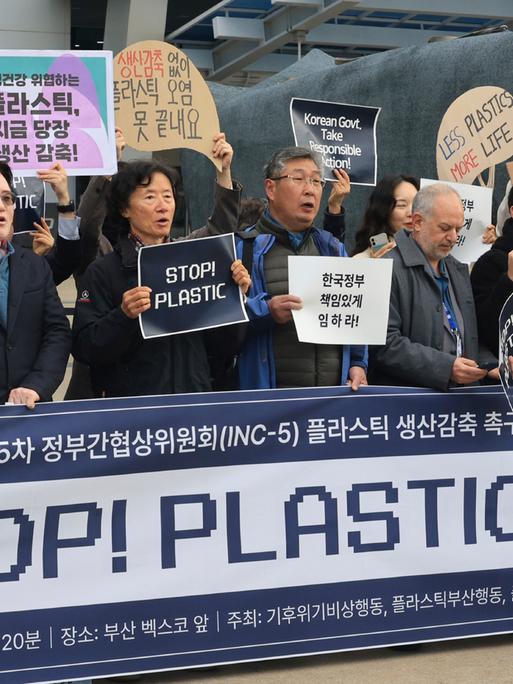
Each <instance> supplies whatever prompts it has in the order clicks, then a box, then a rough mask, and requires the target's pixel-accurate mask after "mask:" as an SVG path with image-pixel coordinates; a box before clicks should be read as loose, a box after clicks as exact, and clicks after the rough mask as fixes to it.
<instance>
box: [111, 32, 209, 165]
mask: <svg viewBox="0 0 513 684" xmlns="http://www.w3.org/2000/svg"><path fill="white" fill-rule="evenodd" d="M114 109H115V112H116V125H117V126H119V127H120V128H121V129H122V130H123V132H124V134H125V139H126V142H127V144H128V145H130V146H131V147H133V148H134V149H136V150H144V151H147V152H154V151H156V150H167V149H174V148H179V147H185V148H188V149H191V150H196V151H197V152H201V153H202V154H204V155H205V156H206V157H208V158H209V159H210V160H211V161H212V163H213V164H214V165H215V166H216V167H217V168H218V169H219V170H221V162H220V161H219V160H218V159H214V157H213V156H212V144H213V143H212V139H213V137H214V135H215V134H216V133H219V117H218V115H217V108H216V105H215V102H214V98H213V97H212V94H211V92H210V90H209V88H208V85H207V83H206V81H205V80H204V79H203V77H202V75H201V74H200V72H199V71H198V69H197V68H196V67H195V65H194V64H193V62H192V61H191V60H190V59H189V57H188V56H187V55H186V54H185V53H184V52H182V51H181V50H179V49H178V48H176V47H175V46H174V45H170V44H169V43H165V42H163V41H158V40H144V41H141V42H139V43H133V44H132V45H129V46H128V47H126V48H124V50H122V51H121V52H120V53H119V54H117V55H116V56H115V58H114Z"/></svg>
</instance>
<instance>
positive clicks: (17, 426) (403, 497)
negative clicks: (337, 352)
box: [0, 387, 513, 684]
mask: <svg viewBox="0 0 513 684" xmlns="http://www.w3.org/2000/svg"><path fill="white" fill-rule="evenodd" d="M508 408H509V407H508V405H507V402H506V401H505V399H504V396H503V394H502V392H501V391H500V390H497V388H483V389H476V388H468V389H464V390H456V391H452V392H446V393H442V394H440V393H437V392H432V391H427V392H426V391H424V390H416V389H403V390H400V389H397V388H395V389H394V391H393V392H391V391H390V389H389V388H371V387H369V388H362V389H360V391H359V392H358V393H357V395H356V396H355V394H354V393H353V392H351V390H350V389H349V388H348V387H336V388H334V387H331V388H314V389H310V390H274V391H255V392H232V393H210V394H199V395H181V396H162V397H146V398H144V397H140V398H129V399H116V400H92V401H84V402H65V403H60V404H59V403H54V404H46V405H44V404H43V405H38V406H37V407H36V409H35V410H34V411H31V412H29V411H27V410H26V409H25V408H24V407H0V425H1V431H0V434H1V441H0V501H1V505H0V635H1V644H2V651H1V653H2V658H1V659H0V684H25V683H27V682H49V681H63V680H66V681H68V680H69V679H83V678H89V677H94V678H97V677H102V676H112V675H116V674H122V673H127V674H128V673H131V672H144V671H155V670H165V669H170V668H180V667H195V666H199V665H205V664H216V663H217V664H219V663H226V662H237V661H244V660H257V659H265V658H276V657H280V656H290V655H306V654H313V653H322V652H326V651H340V650H348V649H354V648H368V647H372V646H380V645H381V646H383V645H390V644H398V643H408V642H415V641H434V640H438V639H448V638H461V637H470V636H476V635H484V634H493V633H500V632H511V631H512V629H513V627H512V621H511V614H512V608H513V580H512V553H511V545H512V544H513V498H512V496H511V491H512V488H513V466H512V463H511V439H512V436H513V415H512V414H511V413H508Z"/></svg>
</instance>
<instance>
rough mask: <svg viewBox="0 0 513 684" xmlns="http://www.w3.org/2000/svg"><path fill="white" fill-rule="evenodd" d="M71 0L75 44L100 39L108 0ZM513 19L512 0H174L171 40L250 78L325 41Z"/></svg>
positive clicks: (353, 52) (398, 38) (368, 45)
mask: <svg viewBox="0 0 513 684" xmlns="http://www.w3.org/2000/svg"><path fill="white" fill-rule="evenodd" d="M84 4H85V3H83V2H79V0H72V47H73V46H75V47H78V46H80V47H81V48H82V49H95V48H101V47H102V40H103V27H104V25H105V11H106V5H107V0H89V2H88V3H87V7H84ZM500 26H508V27H510V26H511V27H513V2H512V0H473V1H472V2H469V0H222V1H221V2H217V3H212V2H205V1H204V0H195V2H190V0H169V4H168V16H167V20H166V33H165V35H166V40H167V41H169V42H172V43H173V44H174V45H176V46H177V47H179V48H181V49H182V50H184V51H185V52H186V53H187V54H188V55H189V56H190V57H191V59H192V61H193V62H194V63H195V65H196V66H197V67H198V68H199V69H200V70H201V71H202V73H203V74H204V75H205V77H206V78H208V79H209V80H214V81H218V82H222V83H225V84H230V85H239V86H248V85H254V84H255V83H258V82H259V81H261V80H262V79H264V78H267V77H268V76H271V75H272V74H275V73H277V72H279V71H281V70H282V69H284V68H286V67H287V66H290V65H291V64H292V63H293V62H295V61H296V60H297V59H298V57H300V56H302V55H304V54H306V53H307V52H309V51H310V50H311V49H313V48H319V49H321V50H324V51H325V52H326V53H328V54H330V55H332V56H333V57H334V58H336V59H337V60H339V61H345V60H352V59H357V58H358V57H361V56H364V55H368V54H373V53H375V52H382V51H384V50H391V49H395V48H399V47H407V46H413V45H422V44H425V43H427V42H428V41H430V40H437V39H444V38H445V39H448V38H458V37H464V36H467V35H469V34H472V33H474V32H475V31H489V30H497V28H498V27H500Z"/></svg>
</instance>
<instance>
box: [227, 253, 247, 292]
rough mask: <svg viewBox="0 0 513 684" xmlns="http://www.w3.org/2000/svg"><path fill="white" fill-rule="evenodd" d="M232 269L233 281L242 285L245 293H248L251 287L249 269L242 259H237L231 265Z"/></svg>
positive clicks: (241, 287)
mask: <svg viewBox="0 0 513 684" xmlns="http://www.w3.org/2000/svg"><path fill="white" fill-rule="evenodd" d="M231 270H232V279H233V282H234V283H235V284H236V285H238V286H239V287H240V289H241V292H242V294H243V295H245V294H247V293H248V290H249V288H250V287H251V277H250V275H249V273H248V269H247V268H246V267H245V266H244V264H243V263H242V261H241V260H240V259H236V260H235V261H234V262H233V264H232V265H231Z"/></svg>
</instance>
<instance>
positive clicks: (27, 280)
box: [0, 164, 71, 408]
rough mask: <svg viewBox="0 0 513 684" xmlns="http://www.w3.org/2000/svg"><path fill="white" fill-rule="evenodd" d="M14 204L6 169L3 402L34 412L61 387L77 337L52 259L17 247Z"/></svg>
mask: <svg viewBox="0 0 513 684" xmlns="http://www.w3.org/2000/svg"><path fill="white" fill-rule="evenodd" d="M14 202H15V195H14V192H13V184H12V172H11V170H10V168H9V167H8V166H7V165H6V164H0V403H4V402H6V401H8V402H10V403H13V404H26V405H27V406H28V407H29V408H34V405H35V403H36V402H37V401H48V400H50V399H51V397H52V394H53V392H54V391H55V390H56V389H57V387H58V386H59V384H60V382H61V380H62V378H63V376H64V372H65V370H66V364H67V361H68V355H69V352H70V347H71V335H70V329H69V323H68V320H67V318H66V316H65V313H64V309H63V307H62V304H61V301H60V299H59V296H58V294H57V291H56V289H55V284H54V280H53V276H52V272H51V270H50V267H49V266H48V263H47V261H46V259H44V258H42V257H40V256H38V255H37V254H33V253H32V252H31V251H30V250H28V249H25V248H23V247H16V248H14V247H13V245H12V242H11V239H12V235H13V216H14Z"/></svg>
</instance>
